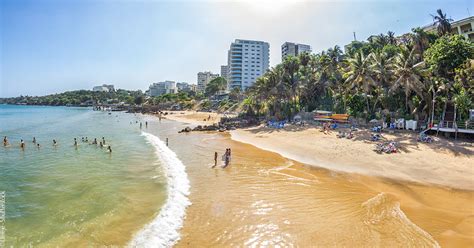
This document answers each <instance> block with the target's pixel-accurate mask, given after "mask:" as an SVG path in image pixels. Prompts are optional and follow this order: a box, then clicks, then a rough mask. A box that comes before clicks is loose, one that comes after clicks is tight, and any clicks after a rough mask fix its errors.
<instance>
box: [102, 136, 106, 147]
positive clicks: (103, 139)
mask: <svg viewBox="0 0 474 248" xmlns="http://www.w3.org/2000/svg"><path fill="white" fill-rule="evenodd" d="M102 144H104V145H105V138H104V137H102Z"/></svg>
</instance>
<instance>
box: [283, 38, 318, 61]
mask: <svg viewBox="0 0 474 248" xmlns="http://www.w3.org/2000/svg"><path fill="white" fill-rule="evenodd" d="M304 52H308V53H310V52H311V46H310V45H305V44H298V43H292V42H285V43H283V45H281V60H282V61H283V60H285V58H286V57H288V56H298V55H299V54H301V53H304Z"/></svg>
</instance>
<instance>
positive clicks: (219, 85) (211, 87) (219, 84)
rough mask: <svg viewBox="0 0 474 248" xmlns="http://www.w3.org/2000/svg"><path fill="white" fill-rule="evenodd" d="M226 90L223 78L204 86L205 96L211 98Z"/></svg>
mask: <svg viewBox="0 0 474 248" xmlns="http://www.w3.org/2000/svg"><path fill="white" fill-rule="evenodd" d="M226 89H227V81H226V80H225V78H223V77H216V78H214V79H212V80H211V81H210V82H209V83H208V84H207V85H206V89H205V92H206V96H213V95H215V94H217V93H219V92H221V91H224V90H226Z"/></svg>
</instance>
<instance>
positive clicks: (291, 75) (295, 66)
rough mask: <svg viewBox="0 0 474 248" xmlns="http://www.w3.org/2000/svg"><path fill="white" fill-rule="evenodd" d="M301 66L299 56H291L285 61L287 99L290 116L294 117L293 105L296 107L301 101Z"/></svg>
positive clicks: (284, 78)
mask: <svg viewBox="0 0 474 248" xmlns="http://www.w3.org/2000/svg"><path fill="white" fill-rule="evenodd" d="M299 67H300V63H299V60H298V57H292V56H290V57H288V58H287V59H286V60H285V61H284V62H283V73H284V74H283V80H284V82H285V83H286V88H287V90H286V92H287V93H288V94H287V101H288V103H289V106H288V107H289V116H288V117H289V118H291V117H292V116H291V115H292V111H291V109H292V108H293V107H295V108H296V107H297V105H298V101H299V86H300V80H299V73H298V71H299Z"/></svg>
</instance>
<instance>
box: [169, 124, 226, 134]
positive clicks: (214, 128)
mask: <svg viewBox="0 0 474 248" xmlns="http://www.w3.org/2000/svg"><path fill="white" fill-rule="evenodd" d="M233 129H235V127H227V126H223V125H216V124H213V125H204V126H202V125H199V126H197V127H195V128H192V129H191V128H190V127H186V128H184V129H182V130H181V131H178V133H189V132H192V131H193V132H196V131H198V132H199V131H201V132H202V131H204V132H206V131H207V132H209V131H219V132H224V131H227V130H233Z"/></svg>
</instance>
